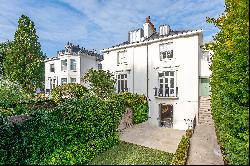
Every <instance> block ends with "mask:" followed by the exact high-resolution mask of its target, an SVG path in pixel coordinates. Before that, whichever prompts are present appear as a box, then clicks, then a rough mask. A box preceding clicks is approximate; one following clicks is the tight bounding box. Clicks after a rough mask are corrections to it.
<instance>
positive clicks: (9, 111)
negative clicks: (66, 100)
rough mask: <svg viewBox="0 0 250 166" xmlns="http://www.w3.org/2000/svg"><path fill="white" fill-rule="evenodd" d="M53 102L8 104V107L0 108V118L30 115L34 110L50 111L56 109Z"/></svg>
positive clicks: (30, 101)
mask: <svg viewBox="0 0 250 166" xmlns="http://www.w3.org/2000/svg"><path fill="white" fill-rule="evenodd" d="M56 105H57V104H56V103H55V102H54V101H53V100H28V101H26V102H19V103H10V104H8V107H0V115H1V116H14V115H21V114H32V113H33V112H35V111H36V110H40V109H46V110H50V109H53V108H54V107H56Z"/></svg>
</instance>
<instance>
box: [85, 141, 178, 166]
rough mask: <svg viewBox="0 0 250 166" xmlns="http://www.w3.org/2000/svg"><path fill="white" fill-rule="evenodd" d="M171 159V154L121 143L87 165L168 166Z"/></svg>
mask: <svg viewBox="0 0 250 166" xmlns="http://www.w3.org/2000/svg"><path fill="white" fill-rule="evenodd" d="M172 157H173V154H172V153H167V152H163V151H160V150H155V149H151V148H146V147H143V146H138V145H135V144H130V143H126V142H121V143H119V144H118V145H115V146H113V147H112V148H110V149H109V150H107V151H106V152H104V153H102V154H100V155H99V156H97V157H96V158H95V159H94V160H92V161H91V162H90V163H88V165H170V163H171V160H172Z"/></svg>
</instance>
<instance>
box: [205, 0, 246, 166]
mask: <svg viewBox="0 0 250 166" xmlns="http://www.w3.org/2000/svg"><path fill="white" fill-rule="evenodd" d="M208 21H209V22H212V23H213V24H214V25H215V26H217V27H218V28H219V29H220V32H219V33H217V34H216V35H215V36H214V42H212V43H211V44H209V45H208V49H211V50H212V51H213V52H214V55H213V56H212V63H211V70H212V76H211V92H212V94H211V106H212V115H213V120H214V122H215V127H216V131H217V138H218V140H219V144H220V145H221V150H222V153H223V155H224V156H225V158H224V159H225V161H226V164H229V165H249V0H240V1H235V0H226V1H225V12H224V13H223V14H221V15H220V17H219V18H217V19H208Z"/></svg>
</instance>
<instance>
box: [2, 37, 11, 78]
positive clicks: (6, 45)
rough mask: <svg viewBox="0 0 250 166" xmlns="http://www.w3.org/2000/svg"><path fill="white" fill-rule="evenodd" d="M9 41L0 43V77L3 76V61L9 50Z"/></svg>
mask: <svg viewBox="0 0 250 166" xmlns="http://www.w3.org/2000/svg"><path fill="white" fill-rule="evenodd" d="M10 44H11V42H10V41H7V42H4V43H0V75H4V68H3V61H4V57H5V55H6V52H7V51H8V49H9V48H10Z"/></svg>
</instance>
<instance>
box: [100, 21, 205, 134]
mask: <svg viewBox="0 0 250 166" xmlns="http://www.w3.org/2000/svg"><path fill="white" fill-rule="evenodd" d="M147 19H148V18H147ZM147 19H146V23H144V25H143V26H144V29H143V33H144V35H143V37H142V38H141V39H140V40H135V41H128V42H126V43H123V44H121V45H117V46H113V47H111V48H107V49H103V50H102V52H103V53H104V60H103V61H102V66H103V70H109V71H111V72H112V73H114V75H115V77H116V79H117V84H116V86H117V89H118V91H119V90H121V88H124V89H125V90H127V91H129V92H132V93H138V94H144V95H145V96H147V97H148V100H149V115H148V116H149V122H150V123H152V124H153V125H157V126H158V125H159V124H160V108H161V106H160V104H163V105H166V104H169V105H172V106H171V107H172V108H173V109H172V110H173V112H172V119H171V120H172V126H170V127H172V128H174V129H180V130H185V129H187V128H188V124H187V123H186V122H185V120H184V119H192V120H193V119H194V118H195V117H196V121H197V120H198V119H197V118H198V98H199V76H209V75H210V71H209V69H208V62H203V60H202V59H201V57H202V56H201V55H202V48H201V46H202V44H203V34H202V30H194V31H173V30H170V27H169V26H168V25H166V26H161V27H160V28H159V29H160V33H158V32H156V31H155V29H154V27H153V26H150V24H152V23H148V22H150V20H147ZM145 27H146V28H145ZM150 28H151V29H150ZM129 34H130V33H129ZM129 39H131V38H129ZM164 44H165V45H164ZM164 50H168V53H169V52H171V50H172V53H173V54H171V53H169V57H167V55H166V54H165V56H164V55H163V54H164V53H160V52H161V51H162V52H164ZM162 73H163V75H164V76H163V77H162ZM120 74H125V75H124V76H121V75H120ZM165 75H166V76H165ZM171 75H173V76H171ZM123 80H126V82H125V81H123ZM121 84H122V85H121ZM124 84H126V86H125V85H124ZM162 85H163V88H161V90H162V91H161V93H159V88H160V87H162ZM165 86H166V87H168V88H166V89H165V88H164V87H165ZM119 87H120V88H119ZM155 88H157V91H156V89H155ZM171 89H172V90H171ZM170 91H171V93H170ZM165 92H168V94H169V96H168V95H166V97H165V94H166V93H165ZM197 122H198V121H197Z"/></svg>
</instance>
